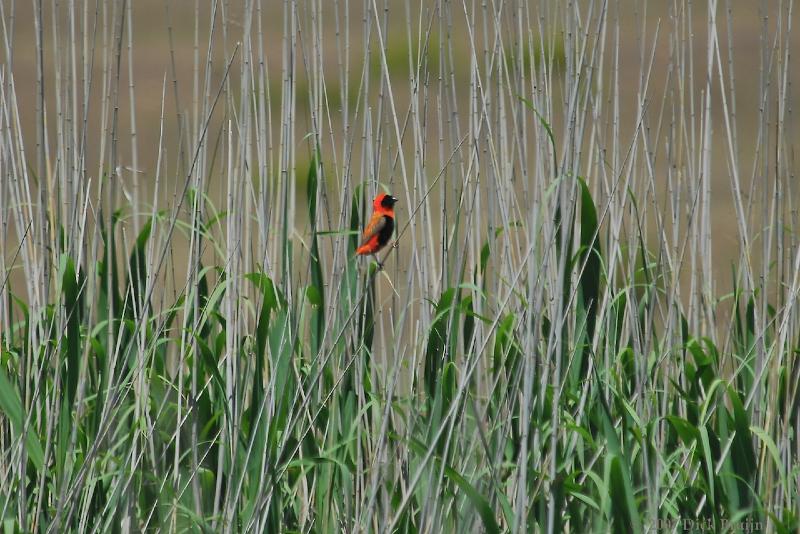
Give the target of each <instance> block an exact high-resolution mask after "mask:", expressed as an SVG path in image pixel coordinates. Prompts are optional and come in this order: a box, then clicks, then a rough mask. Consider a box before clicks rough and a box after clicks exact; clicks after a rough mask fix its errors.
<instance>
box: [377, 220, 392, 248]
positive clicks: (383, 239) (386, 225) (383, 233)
mask: <svg viewBox="0 0 800 534" xmlns="http://www.w3.org/2000/svg"><path fill="white" fill-rule="evenodd" d="M392 234H394V218H392V217H389V216H388V215H384V216H383V225H382V226H381V229H380V231H379V232H378V244H380V246H384V245H385V244H386V243H388V242H389V240H390V239H391V238H392Z"/></svg>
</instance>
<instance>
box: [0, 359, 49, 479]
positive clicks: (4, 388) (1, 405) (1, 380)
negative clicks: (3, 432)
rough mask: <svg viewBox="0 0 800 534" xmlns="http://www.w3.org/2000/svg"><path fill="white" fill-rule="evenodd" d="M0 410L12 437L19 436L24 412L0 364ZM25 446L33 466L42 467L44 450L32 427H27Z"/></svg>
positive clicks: (23, 420) (23, 421)
mask: <svg viewBox="0 0 800 534" xmlns="http://www.w3.org/2000/svg"><path fill="white" fill-rule="evenodd" d="M0 410H2V411H3V413H5V414H6V417H8V419H9V420H10V421H11V426H12V428H13V430H14V437H15V438H19V437H20V436H21V434H22V429H23V427H24V426H25V415H24V414H25V412H24V411H23V409H22V402H21V401H20V398H19V394H18V393H17V390H16V389H15V388H14V386H13V385H12V384H11V382H10V381H9V379H8V376H7V375H6V370H5V369H4V367H3V366H0ZM25 448H26V449H27V452H28V458H30V460H31V462H33V465H34V467H36V469H42V467H43V466H44V451H43V450H42V444H41V443H40V442H39V438H38V436H37V435H36V433H35V432H34V431H33V429H32V428H28V429H27V433H26V435H25Z"/></svg>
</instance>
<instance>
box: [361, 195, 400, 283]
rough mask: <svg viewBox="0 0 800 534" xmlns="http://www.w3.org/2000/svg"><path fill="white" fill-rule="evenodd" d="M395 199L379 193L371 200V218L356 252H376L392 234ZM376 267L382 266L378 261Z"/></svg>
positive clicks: (363, 253) (364, 253) (362, 253)
mask: <svg viewBox="0 0 800 534" xmlns="http://www.w3.org/2000/svg"><path fill="white" fill-rule="evenodd" d="M396 203H397V199H396V198H394V197H393V196H392V195H387V194H386V193H380V194H379V195H378V196H376V197H375V200H373V201H372V208H373V210H374V211H373V212H372V218H371V219H370V220H369V223H368V224H367V227H366V228H364V241H362V242H361V246H360V247H358V248H357V249H356V254H360V255H362V256H363V255H366V254H376V253H377V252H378V251H379V250H380V249H382V248H383V247H385V246H386V243H388V242H389V240H390V239H391V238H392V234H394V205H395V204H396ZM378 267H379V268H380V267H382V265H381V263H380V262H378Z"/></svg>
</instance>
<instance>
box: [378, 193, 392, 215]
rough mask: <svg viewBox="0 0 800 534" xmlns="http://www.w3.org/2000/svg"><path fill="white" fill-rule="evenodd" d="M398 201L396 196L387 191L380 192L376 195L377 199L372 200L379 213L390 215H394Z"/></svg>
mask: <svg viewBox="0 0 800 534" xmlns="http://www.w3.org/2000/svg"><path fill="white" fill-rule="evenodd" d="M396 203H397V199H396V198H394V197H393V196H392V195H387V194H386V193H379V194H378V196H376V197H375V200H373V201H372V207H373V208H374V209H375V211H376V212H378V213H386V214H389V215H394V205H395V204H396Z"/></svg>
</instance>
